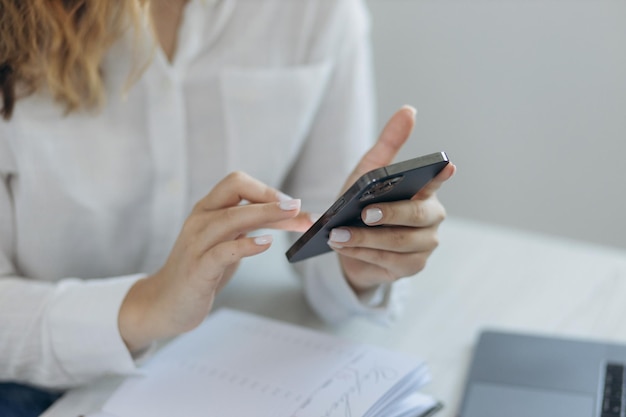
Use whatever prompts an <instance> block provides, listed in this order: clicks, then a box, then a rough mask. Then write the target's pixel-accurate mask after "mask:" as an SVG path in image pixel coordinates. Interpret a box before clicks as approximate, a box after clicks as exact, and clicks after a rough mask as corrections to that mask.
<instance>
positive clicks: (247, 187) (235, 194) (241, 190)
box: [194, 171, 291, 210]
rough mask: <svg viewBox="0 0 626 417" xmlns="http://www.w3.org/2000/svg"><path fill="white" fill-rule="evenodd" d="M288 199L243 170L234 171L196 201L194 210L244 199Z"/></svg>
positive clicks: (208, 208) (262, 201) (231, 203)
mask: <svg viewBox="0 0 626 417" xmlns="http://www.w3.org/2000/svg"><path fill="white" fill-rule="evenodd" d="M288 199H291V197H289V196H287V195H285V194H283V193H281V192H280V191H278V190H276V189H275V188H272V187H270V186H269V185H267V184H265V183H263V182H261V181H259V180H257V179H256V178H253V177H251V176H250V175H248V174H246V173H244V172H241V171H235V172H232V173H230V174H228V175H227V176H226V177H225V178H224V179H223V180H221V181H220V182H219V183H217V185H216V186H215V187H213V189H212V190H211V191H210V192H209V193H208V194H207V195H206V196H205V197H203V198H202V199H201V200H200V201H198V203H197V204H196V207H195V209H194V210H217V209H221V208H226V207H232V206H236V205H238V204H239V203H241V202H242V201H244V200H246V201H249V202H251V203H271V202H274V201H282V200H288Z"/></svg>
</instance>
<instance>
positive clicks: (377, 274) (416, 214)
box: [328, 107, 456, 293]
mask: <svg viewBox="0 0 626 417" xmlns="http://www.w3.org/2000/svg"><path fill="white" fill-rule="evenodd" d="M414 124H415V110H414V109H413V108H411V107H403V108H402V109H400V110H399V111H398V112H396V113H395V114H394V115H393V116H392V118H391V119H390V120H389V122H388V123H387V125H386V126H385V128H384V129H383V131H382V133H381V135H380V137H379V139H378V141H377V143H376V144H375V145H374V146H373V147H372V148H371V149H370V150H369V151H368V152H367V153H366V154H365V156H364V157H363V158H362V159H361V161H360V162H359V164H358V166H357V167H356V169H355V170H354V171H353V172H352V174H351V175H350V177H349V178H348V180H347V181H346V184H345V186H344V190H343V191H345V189H346V188H347V187H349V186H350V185H351V184H353V183H354V182H355V181H356V180H357V179H358V178H359V177H360V176H361V175H363V174H364V173H366V172H368V171H371V170H372V169H376V168H379V167H382V166H385V165H388V164H390V163H391V162H392V161H393V159H394V157H395V156H396V154H397V153H398V151H399V150H400V148H401V147H402V145H403V144H404V143H405V142H406V140H407V139H408V137H409V135H410V134H411V130H412V129H413V126H414ZM455 170H456V167H455V166H454V165H453V164H452V163H450V164H448V165H447V166H446V167H445V168H444V169H443V171H441V172H440V173H439V175H437V177H436V178H435V179H433V180H432V181H431V182H429V183H428V184H427V185H426V186H425V187H424V188H423V189H422V190H421V191H419V192H418V193H417V194H415V195H414V196H413V198H411V199H410V200H405V201H397V202H392V203H376V204H372V205H370V206H367V207H365V208H364V209H363V211H362V214H361V216H362V219H363V221H364V222H365V223H366V224H367V225H369V226H378V227H372V228H369V227H340V228H336V229H334V230H333V231H332V232H331V234H330V240H329V242H328V243H329V245H330V246H331V247H332V248H333V249H334V250H335V252H337V253H338V254H339V258H340V261H341V266H342V268H343V272H344V275H345V277H346V279H347V280H348V282H349V284H350V285H351V286H352V288H353V289H354V290H355V291H356V292H357V293H358V292H363V291H367V290H369V289H371V288H374V287H376V286H378V285H380V284H385V283H392V282H394V281H396V280H397V279H399V278H402V277H407V276H410V275H414V274H416V273H417V272H419V271H421V270H422V269H423V268H424V266H425V265H426V261H427V259H428V257H429V256H430V254H431V253H432V252H433V250H434V249H435V248H436V247H437V245H438V237H437V229H438V227H439V224H440V223H441V222H442V221H443V220H444V218H445V216H446V211H445V209H444V207H443V205H442V204H441V203H440V202H439V200H438V199H437V196H436V194H435V192H436V191H437V190H438V189H439V187H441V185H442V184H443V183H444V182H445V181H447V180H448V179H449V178H450V177H452V175H453V174H454V172H455ZM343 191H342V192H343Z"/></svg>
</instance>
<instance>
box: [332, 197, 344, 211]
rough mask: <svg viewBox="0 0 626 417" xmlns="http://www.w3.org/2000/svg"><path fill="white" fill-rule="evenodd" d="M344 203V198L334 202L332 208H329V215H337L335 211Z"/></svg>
mask: <svg viewBox="0 0 626 417" xmlns="http://www.w3.org/2000/svg"><path fill="white" fill-rule="evenodd" d="M345 202H346V200H345V199H344V198H340V199H339V200H337V201H335V204H333V206H332V207H331V208H330V214H331V215H332V214H335V213H337V211H338V210H339V209H340V208H342V207H343V205H344V204H345Z"/></svg>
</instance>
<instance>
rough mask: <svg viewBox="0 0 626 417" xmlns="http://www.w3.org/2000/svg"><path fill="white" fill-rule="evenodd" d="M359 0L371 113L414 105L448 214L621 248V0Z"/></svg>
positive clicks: (624, 128)
mask: <svg viewBox="0 0 626 417" xmlns="http://www.w3.org/2000/svg"><path fill="white" fill-rule="evenodd" d="M366 1H367V4H368V6H369V8H370V12H371V15H372V24H373V27H372V30H373V32H372V34H373V42H374V56H375V70H376V77H377V90H378V103H379V108H378V117H379V122H380V123H381V124H382V123H383V122H384V121H385V120H386V119H387V118H388V117H389V116H390V115H391V114H392V113H393V112H394V111H395V110H396V109H397V108H398V107H400V106H401V105H403V104H412V105H414V106H415V107H417V109H418V115H417V128H416V130H415V132H414V134H413V137H412V138H411V141H410V143H409V144H408V145H407V146H406V147H405V148H404V149H403V153H402V155H401V156H400V158H409V157H413V156H418V155H421V154H425V153H430V152H436V151H440V150H444V151H446V152H447V153H448V156H449V157H450V159H451V160H452V161H454V162H455V163H456V165H457V166H458V168H459V171H458V175H457V176H456V177H455V178H454V179H453V180H452V181H451V182H450V183H449V184H447V185H446V187H445V189H444V190H442V191H441V192H440V198H441V199H442V201H443V202H444V203H445V205H446V208H447V210H448V212H449V214H450V215H451V216H455V217H462V218H469V219H476V220H482V221H489V222H493V223H497V224H502V225H506V226H512V227H515V228H522V229H529V230H533V231H538V232H541V233H547V234H552V235H559V236H565V237H570V238H574V239H579V240H586V241H590V242H595V243H599V244H602V245H608V246H615V247H619V248H624V249H626V166H625V164H624V163H623V160H624V158H625V157H626V1H624V0H619V1H618V0H611V1H609V0H584V1H583V0H366Z"/></svg>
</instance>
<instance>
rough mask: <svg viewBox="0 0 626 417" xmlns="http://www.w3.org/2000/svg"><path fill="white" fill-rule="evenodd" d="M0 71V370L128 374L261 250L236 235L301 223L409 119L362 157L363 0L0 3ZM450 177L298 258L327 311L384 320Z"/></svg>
mask: <svg viewBox="0 0 626 417" xmlns="http://www.w3.org/2000/svg"><path fill="white" fill-rule="evenodd" d="M0 74H1V75H0V86H1V89H0V91H2V98H3V110H2V111H3V116H4V117H5V119H6V122H5V123H1V124H0V249H1V251H0V380H4V381H11V382H13V383H15V382H17V383H19V384H26V385H34V386H39V387H47V388H54V389H63V388H66V387H70V386H76V385H79V384H83V383H86V382H88V381H90V380H92V379H93V378H96V377H98V376H101V375H105V374H111V373H115V374H126V373H130V372H132V371H133V370H134V369H135V362H134V360H135V359H136V358H137V357H138V356H140V355H141V354H142V353H143V352H144V351H145V350H146V349H147V348H148V347H149V346H150V345H151V344H152V343H153V342H154V341H156V340H160V339H164V338H167V337H171V336H174V335H177V334H180V333H181V332H185V331H188V330H190V329H192V328H194V327H195V326H197V325H198V324H199V323H200V322H201V321H202V320H203V319H204V317H205V316H206V314H208V313H209V311H210V309H211V305H212V302H213V299H214V297H215V296H216V294H217V293H218V292H219V290H220V289H221V288H222V287H223V285H224V284H225V283H226V282H227V281H228V280H229V279H230V277H231V276H232V275H233V273H234V272H235V270H236V267H237V265H238V262H239V261H240V260H241V259H242V258H244V257H250V256H257V255H259V256H262V255H261V254H262V253H263V252H264V251H266V250H267V248H268V247H269V246H270V245H271V242H272V236H271V234H262V235H260V236H258V235H257V236H249V235H248V233H250V232H253V231H255V230H257V229H284V230H290V231H298V232H301V231H304V230H306V228H308V227H309V226H310V225H311V220H310V215H309V213H321V212H322V211H323V210H324V209H325V208H326V207H327V205H328V204H329V203H330V202H331V201H332V200H333V198H334V196H335V195H336V194H337V192H338V191H339V189H340V186H341V184H342V183H344V188H345V187H346V186H347V185H350V184H351V183H352V182H353V181H354V180H355V179H356V178H357V177H358V176H359V175H361V174H362V173H364V172H366V171H368V170H370V169H373V168H377V167H379V166H382V165H386V164H388V163H390V162H391V161H392V159H393V158H394V156H395V154H396V153H397V151H398V150H399V148H400V147H401V146H402V144H403V143H404V141H405V140H406V139H407V138H408V136H409V134H410V131H411V128H412V126H413V118H414V115H415V113H414V110H412V109H411V108H408V107H406V108H403V109H401V110H400V111H398V112H397V113H396V114H395V115H394V116H393V117H392V119H391V120H390V121H389V122H388V124H387V126H386V128H385V129H384V131H383V132H382V134H381V136H380V138H379V140H378V141H377V142H376V144H375V145H374V146H373V147H372V148H371V149H370V150H369V151H368V147H369V146H370V138H372V137H373V129H372V126H373V122H372V121H373V111H372V110H373V109H372V108H373V106H372V84H371V67H370V49H369V44H368V21H367V15H366V12H365V10H364V7H363V5H362V4H361V2H360V1H359V0H332V1H330V0H299V1H289V2H286V1H284V0H264V1H252V0H212V1H210V0H204V1H203V0H190V1H189V2H186V1H183V0H176V1H175V0H152V1H149V2H145V3H134V2H128V1H123V0H117V1H113V0H106V1H104V0H100V1H96V0H89V1H87V0H72V1H70V0H65V1H59V0H55V1H50V2H35V1H32V0H31V1H24V0H19V1H18V0H0ZM366 151H367V153H366ZM362 155H365V156H364V157H363V158H362V159H361V161H360V162H359V163H358V164H356V162H357V159H358V158H359V157H360V156H362ZM355 165H356V168H354V166H355ZM351 170H352V172H351V173H350V171H351ZM229 172H230V173H231V174H228V173H229ZM243 172H245V174H244V173H243ZM453 172H454V166H452V165H450V166H449V167H448V168H446V169H445V170H444V171H443V172H442V173H441V174H440V175H439V177H438V178H437V179H436V180H434V181H433V182H432V183H431V184H430V185H429V186H428V187H427V189H426V190H424V191H423V192H421V193H420V194H418V195H416V196H415V198H413V199H412V200H411V201H405V202H396V203H392V204H378V205H376V206H373V207H369V208H366V211H365V212H364V218H367V220H368V224H371V225H378V226H382V227H377V228H372V229H369V228H341V229H338V230H336V231H334V232H333V233H332V234H331V242H330V245H331V247H332V248H333V249H334V251H335V252H336V255H333V254H331V255H324V256H321V257H317V258H315V259H311V260H308V261H305V262H303V263H302V264H299V265H298V268H299V271H298V272H299V273H300V274H301V275H302V277H303V287H304V290H305V292H306V295H307V299H308V300H309V302H310V304H311V306H312V307H313V308H314V309H315V310H316V311H317V312H318V313H319V314H320V316H321V317H323V318H324V319H326V320H328V321H339V320H343V319H345V318H347V317H349V316H353V315H363V316H366V317H370V318H373V319H376V320H383V321H384V320H386V319H387V318H388V316H389V315H390V314H391V313H390V312H391V311H392V309H391V306H390V303H391V301H390V300H391V299H392V297H391V294H392V292H393V288H394V287H395V284H393V283H394V281H396V280H398V279H399V278H401V277H405V276H410V275H413V274H415V273H416V272H418V271H419V270H421V269H422V268H423V266H424V264H425V262H426V259H427V258H428V256H429V255H430V253H431V252H432V250H433V249H434V248H435V247H436V245H437V227H438V225H439V223H440V222H441V220H443V217H444V215H445V211H444V209H443V207H442V206H441V204H440V203H439V201H438V200H437V198H436V196H435V194H434V193H435V191H436V190H437V188H438V187H439V186H440V185H441V184H442V183H443V182H444V181H445V180H447V179H448V178H450V177H451V176H452V174H453ZM278 190H281V191H278ZM207 193H208V194H207ZM288 195H294V196H297V197H298V198H299V199H294V198H291V197H289V196H288ZM300 199H301V200H300ZM301 201H302V202H303V203H304V205H305V207H306V209H307V212H304V211H301V210H300V207H301ZM16 387H17V388H22V386H21V385H15V384H5V390H6V389H16ZM24 389H27V388H24ZM5 392H8V391H5ZM2 396H3V394H2V388H1V387H0V397H2Z"/></svg>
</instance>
